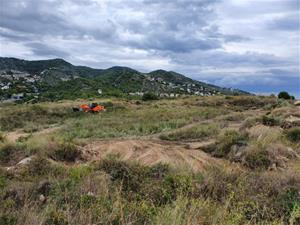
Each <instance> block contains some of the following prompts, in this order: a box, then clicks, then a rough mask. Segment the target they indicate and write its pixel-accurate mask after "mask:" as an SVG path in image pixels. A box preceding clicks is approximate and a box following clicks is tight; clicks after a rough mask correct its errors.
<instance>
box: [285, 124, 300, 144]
mask: <svg viewBox="0 0 300 225" xmlns="http://www.w3.org/2000/svg"><path fill="white" fill-rule="evenodd" d="M285 135H286V137H287V139H288V140H289V141H292V142H300V127H295V128H291V129H289V130H287V131H286V132H285Z"/></svg>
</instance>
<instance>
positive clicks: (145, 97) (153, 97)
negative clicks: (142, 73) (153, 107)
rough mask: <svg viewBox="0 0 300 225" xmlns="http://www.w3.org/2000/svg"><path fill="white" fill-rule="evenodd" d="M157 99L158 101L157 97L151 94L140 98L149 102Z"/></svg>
mask: <svg viewBox="0 0 300 225" xmlns="http://www.w3.org/2000/svg"><path fill="white" fill-rule="evenodd" d="M157 99H158V97H157V95H156V94H153V93H145V94H144V95H143V98H142V100H143V101H151V100H157Z"/></svg>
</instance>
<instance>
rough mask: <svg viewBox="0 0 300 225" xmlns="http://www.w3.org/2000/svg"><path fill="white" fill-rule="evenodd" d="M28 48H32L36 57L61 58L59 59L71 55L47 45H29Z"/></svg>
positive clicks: (33, 43) (34, 43)
mask: <svg viewBox="0 0 300 225" xmlns="http://www.w3.org/2000/svg"><path fill="white" fill-rule="evenodd" d="M26 46H28V47H30V49H31V50H32V51H33V52H34V54H36V55H40V56H52V57H59V58H66V57H68V56H69V53H67V52H64V51H61V50H59V49H56V48H53V47H51V46H48V45H46V44H42V43H36V42H32V43H27V44H26Z"/></svg>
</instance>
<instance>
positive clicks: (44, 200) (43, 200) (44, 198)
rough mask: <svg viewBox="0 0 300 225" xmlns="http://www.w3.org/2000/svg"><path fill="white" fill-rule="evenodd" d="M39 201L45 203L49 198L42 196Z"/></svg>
mask: <svg viewBox="0 0 300 225" xmlns="http://www.w3.org/2000/svg"><path fill="white" fill-rule="evenodd" d="M39 200H40V202H41V203H45V202H46V201H47V198H46V197H45V196H44V195H43V194H42V195H40V196H39Z"/></svg>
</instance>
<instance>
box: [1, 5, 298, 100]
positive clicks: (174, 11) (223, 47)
mask: <svg viewBox="0 0 300 225" xmlns="http://www.w3.org/2000/svg"><path fill="white" fill-rule="evenodd" d="M0 56H5V57H16V58H22V59H27V60H39V59H49V58H63V59H65V60H67V61H69V62H71V63H72V64H74V65H85V66H91V67H94V68H109V67H112V66H116V65H118V66H127V67H131V68H134V69H137V70H139V71H141V72H150V71H152V70H156V69H165V70H172V71H176V72H179V73H182V74H184V75H186V76H188V77H191V78H193V79H196V80H200V81H204V82H209V83H213V84H216V85H219V86H223V87H232V88H239V89H243V90H246V91H251V92H253V93H258V94H267V95H268V94H270V93H278V92H279V91H281V90H286V91H288V92H290V93H291V94H293V95H295V96H296V97H298V98H299V97H300V0H63V1H62V0H0Z"/></svg>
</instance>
